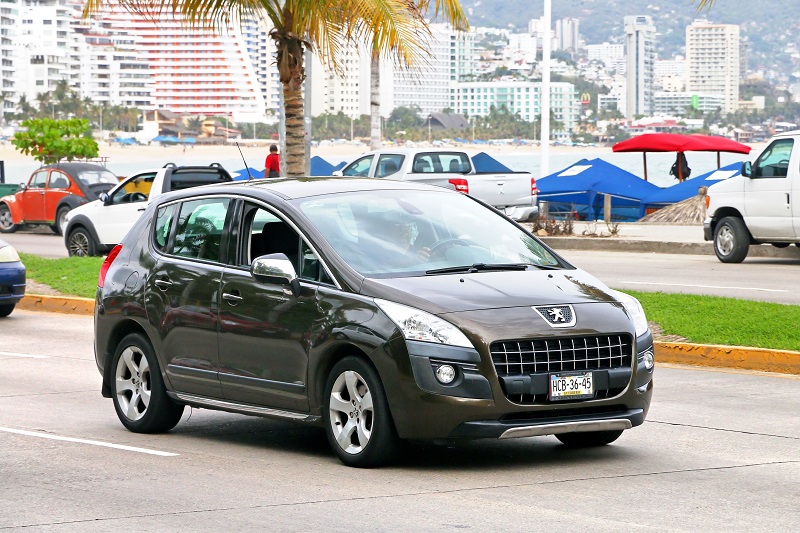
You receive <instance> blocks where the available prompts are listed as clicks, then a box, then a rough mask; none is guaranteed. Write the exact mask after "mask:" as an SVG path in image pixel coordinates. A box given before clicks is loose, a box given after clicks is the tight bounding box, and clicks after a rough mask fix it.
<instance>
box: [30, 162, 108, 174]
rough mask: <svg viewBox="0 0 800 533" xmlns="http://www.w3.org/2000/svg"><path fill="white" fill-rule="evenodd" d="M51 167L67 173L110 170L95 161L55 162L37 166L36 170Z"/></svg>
mask: <svg viewBox="0 0 800 533" xmlns="http://www.w3.org/2000/svg"><path fill="white" fill-rule="evenodd" d="M51 168H57V169H60V170H66V171H67V173H72V172H82V171H98V170H105V171H108V172H111V171H110V170H108V169H107V168H106V167H104V166H103V165H98V164H97V163H56V164H55V165H46V166H43V167H42V168H39V169H37V170H36V171H38V170H44V169H51ZM36 171H34V172H36ZM112 174H113V172H112Z"/></svg>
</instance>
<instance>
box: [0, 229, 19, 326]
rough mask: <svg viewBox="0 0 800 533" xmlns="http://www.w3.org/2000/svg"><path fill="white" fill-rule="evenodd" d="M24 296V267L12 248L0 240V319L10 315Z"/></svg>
mask: <svg viewBox="0 0 800 533" xmlns="http://www.w3.org/2000/svg"><path fill="white" fill-rule="evenodd" d="M24 295H25V265H23V264H22V261H20V260H19V255H18V254H17V251H16V250H15V249H14V247H13V246H11V245H10V244H8V243H7V242H6V241H4V240H3V239H0V318H2V317H6V316H8V315H10V314H11V311H13V310H14V307H15V306H16V305H17V302H19V301H20V300H22V297H23V296H24Z"/></svg>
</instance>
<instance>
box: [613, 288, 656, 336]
mask: <svg viewBox="0 0 800 533" xmlns="http://www.w3.org/2000/svg"><path fill="white" fill-rule="evenodd" d="M610 292H611V295H612V296H613V297H614V298H616V299H617V301H619V303H621V304H622V306H623V307H624V308H625V311H627V312H628V316H630V317H631V320H633V327H634V328H636V336H637V337H639V336H640V335H644V334H645V333H647V317H646V316H645V315H644V309H642V304H640V303H639V300H637V299H636V298H634V297H633V296H631V295H630V294H625V293H624V292H619V291H615V290H613V289H611V290H610Z"/></svg>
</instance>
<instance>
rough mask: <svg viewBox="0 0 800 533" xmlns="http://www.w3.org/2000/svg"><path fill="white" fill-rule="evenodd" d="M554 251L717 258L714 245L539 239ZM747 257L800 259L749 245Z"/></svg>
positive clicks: (799, 251)
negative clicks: (712, 256) (709, 256)
mask: <svg viewBox="0 0 800 533" xmlns="http://www.w3.org/2000/svg"><path fill="white" fill-rule="evenodd" d="M539 238H540V239H541V240H542V241H543V242H544V243H545V244H547V245H548V246H551V247H552V248H553V249H555V250H593V251H604V252H643V253H661V254H689V255H714V244H713V243H711V242H661V241H640V240H625V239H620V238H618V237H539ZM747 257H772V258H783V259H800V248H798V247H796V246H789V247H786V248H776V247H775V246H772V245H771V244H763V245H762V244H754V245H751V246H750V250H749V251H748V252H747Z"/></svg>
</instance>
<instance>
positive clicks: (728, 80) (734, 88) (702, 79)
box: [686, 20, 740, 113]
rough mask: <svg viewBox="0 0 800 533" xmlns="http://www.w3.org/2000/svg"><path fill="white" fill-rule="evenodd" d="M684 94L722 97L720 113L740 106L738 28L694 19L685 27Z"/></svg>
mask: <svg viewBox="0 0 800 533" xmlns="http://www.w3.org/2000/svg"><path fill="white" fill-rule="evenodd" d="M686 60H687V62H688V71H689V78H688V83H687V91H688V92H690V93H696V94H716V95H721V96H722V97H723V108H722V110H723V112H724V113H733V112H735V111H736V110H737V108H738V103H739V72H740V64H739V26H738V25H736V24H712V23H711V22H708V21H706V20H696V21H694V22H693V23H692V24H691V25H689V26H687V27H686Z"/></svg>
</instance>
